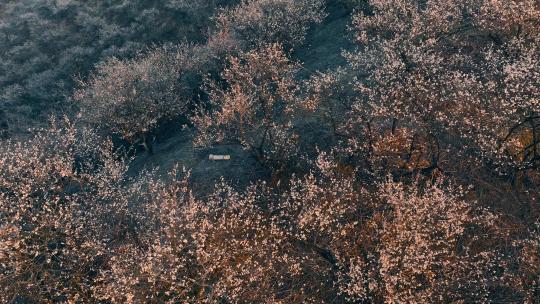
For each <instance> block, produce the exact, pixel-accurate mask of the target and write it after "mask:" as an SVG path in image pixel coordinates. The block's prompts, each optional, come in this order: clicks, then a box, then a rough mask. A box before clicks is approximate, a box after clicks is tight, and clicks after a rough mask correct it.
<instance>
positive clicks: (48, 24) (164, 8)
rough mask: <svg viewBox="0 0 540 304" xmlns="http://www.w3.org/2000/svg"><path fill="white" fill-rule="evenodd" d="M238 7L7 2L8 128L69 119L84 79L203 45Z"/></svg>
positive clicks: (4, 104) (3, 68)
mask: <svg viewBox="0 0 540 304" xmlns="http://www.w3.org/2000/svg"><path fill="white" fill-rule="evenodd" d="M234 2H235V1H234V0H232V1H225V0H223V1H220V0H215V1H214V0H212V1H206V0H202V1H201V0H199V1H184V0H168V1H153V0H136V1H123V0H111V1H79V0H66V1H64V0H38V1H34V0H24V1H7V2H5V3H3V4H2V8H1V9H0V37H1V38H0V54H1V59H2V60H0V107H1V108H0V111H1V112H0V120H1V123H2V129H3V130H4V131H6V130H8V131H9V132H10V133H13V132H15V133H16V134H17V133H19V132H21V131H25V128H28V127H35V126H36V124H37V125H38V126H39V125H40V123H46V121H47V117H48V116H49V115H51V114H54V113H57V112H58V111H65V107H66V103H65V102H64V101H65V98H66V97H67V96H69V95H70V94H71V93H72V90H73V88H74V85H75V80H76V78H77V77H86V76H87V75H88V73H89V72H90V71H91V70H93V68H94V65H95V64H97V63H98V62H99V61H101V60H104V59H106V58H107V57H111V56H117V57H121V58H125V57H132V56H133V55H135V54H136V53H137V52H138V51H140V50H142V49H145V48H147V47H148V46H150V45H151V44H153V43H158V44H161V43H164V42H181V41H184V40H187V41H203V40H204V38H205V36H206V34H207V27H208V25H209V24H210V20H209V18H210V16H211V15H212V13H213V11H215V9H216V8H217V7H219V6H222V5H226V4H229V3H234Z"/></svg>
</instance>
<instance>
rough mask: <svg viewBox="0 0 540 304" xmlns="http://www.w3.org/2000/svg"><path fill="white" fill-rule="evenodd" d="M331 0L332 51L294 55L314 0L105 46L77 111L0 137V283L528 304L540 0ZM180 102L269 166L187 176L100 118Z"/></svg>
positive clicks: (244, 5) (155, 298) (261, 6)
mask: <svg viewBox="0 0 540 304" xmlns="http://www.w3.org/2000/svg"><path fill="white" fill-rule="evenodd" d="M167 3H169V4H171V3H173V2H167ZM186 3H187V2H181V1H176V2H174V5H175V7H176V8H181V9H187V8H192V6H189V5H187V6H186ZM201 3H203V4H204V3H213V2H201ZM340 3H341V4H339V5H346V6H347V7H349V8H355V9H354V10H351V16H350V17H351V20H350V32H351V35H352V39H353V40H354V43H356V48H354V49H349V50H347V51H344V52H343V56H344V58H345V61H344V62H346V63H345V64H344V65H343V66H338V67H333V68H332V69H329V70H327V71H317V72H314V71H309V70H308V71H306V73H308V74H310V75H309V77H306V78H301V77H300V76H299V75H300V73H299V70H300V69H302V68H303V67H302V63H301V62H299V61H298V60H296V59H294V54H295V50H298V48H300V47H302V43H304V42H305V41H306V38H307V37H309V33H310V29H313V28H314V26H316V25H317V24H321V23H324V20H323V19H324V16H325V15H326V13H325V8H324V4H325V2H323V1H320V0H303V1H295V0H245V1H240V2H239V3H238V5H237V6H233V7H230V8H226V9H223V10H219V11H218V12H217V13H216V15H215V17H214V18H213V20H214V24H213V26H212V27H211V28H210V29H209V33H210V34H209V36H208V39H207V41H206V42H204V43H200V44H179V45H176V46H172V45H166V46H163V47H153V48H150V49H147V50H145V51H141V52H138V53H136V56H133V58H130V59H118V58H109V59H107V60H104V61H102V62H101V63H100V64H99V65H98V66H97V69H96V70H95V72H94V74H92V76H90V77H88V79H87V80H86V81H82V82H81V83H80V87H79V89H78V90H77V91H76V92H75V94H74V95H73V99H74V100H76V101H77V102H78V103H77V104H78V106H80V107H81V109H82V111H81V112H80V114H79V115H77V116H76V117H77V118H76V119H75V120H76V121H77V122H76V123H72V122H70V121H69V120H68V119H64V120H62V121H61V122H55V121H53V122H52V126H51V127H50V128H49V129H44V130H41V131H39V132H36V133H35V134H34V135H33V136H32V137H31V138H28V139H26V140H22V141H16V140H9V141H5V142H4V143H3V145H2V147H1V149H0V291H1V292H0V300H1V301H2V302H7V303H17V302H23V301H26V302H37V303H41V302H51V301H52V302H68V303H78V302H84V303H95V302H107V303H109V302H111V303H164V302H165V303H538V299H540V267H539V265H540V208H539V205H538V203H539V202H538V199H539V197H540V116H539V115H540V73H539V71H540V52H539V48H540V30H539V28H540V3H538V1H536V0H523V1H513V0H512V1H500V0H474V1H466V0H428V1H417V0H369V1H356V0H354V1H353V0H346V1H340ZM171 5H172V4H171ZM326 5H328V6H330V5H336V2H332V3H330V2H328V1H327V2H326ZM195 7H197V6H195ZM321 60H324V58H321ZM180 118H182V121H183V122H184V123H185V126H184V128H183V129H182V131H181V132H186V133H188V132H193V133H194V134H195V136H194V137H193V138H191V139H192V141H193V142H190V144H192V146H190V147H199V146H204V147H217V146H220V145H238V146H239V147H241V148H243V149H245V150H247V151H248V152H250V154H251V155H252V157H253V158H255V159H256V160H257V161H258V162H259V163H260V164H263V167H264V169H265V170H266V172H265V173H266V174H264V175H261V176H260V177H261V178H260V179H259V180H253V181H252V184H251V185H250V186H247V187H237V186H235V185H233V184H232V183H230V182H228V179H229V178H230V176H229V175H225V176H224V178H223V181H222V182H221V183H218V184H216V185H212V186H213V187H206V188H205V189H212V190H205V191H200V192H194V191H193V190H192V189H194V188H196V187H194V186H193V183H192V180H191V177H190V170H189V168H184V170H180V169H179V168H178V167H174V168H169V169H170V170H169V171H170V174H169V175H168V176H167V177H164V176H160V175H158V174H156V172H154V171H150V172H148V171H144V170H143V171H142V172H137V173H134V172H130V171H129V168H130V159H128V158H127V157H126V155H128V153H125V151H124V150H123V148H124V147H115V146H114V144H113V143H112V142H111V141H110V140H109V139H107V136H103V135H112V134H114V135H118V136H120V137H123V138H124V139H126V140H128V141H131V143H132V144H137V143H142V144H145V145H146V146H147V147H148V148H149V146H148V144H149V143H148V141H147V138H148V136H149V135H151V134H157V133H158V132H160V131H162V129H160V126H162V125H163V123H165V122H168V123H170V121H171V120H174V119H178V121H180ZM98 130H99V132H98ZM179 132H180V131H179ZM157 153H159V152H156V154H157ZM235 156H236V155H232V157H235ZM135 157H137V153H135ZM149 157H150V158H151V157H158V156H156V155H153V156H149ZM205 157H206V155H205Z"/></svg>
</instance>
